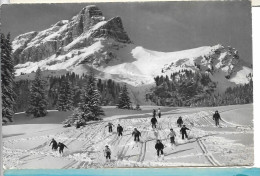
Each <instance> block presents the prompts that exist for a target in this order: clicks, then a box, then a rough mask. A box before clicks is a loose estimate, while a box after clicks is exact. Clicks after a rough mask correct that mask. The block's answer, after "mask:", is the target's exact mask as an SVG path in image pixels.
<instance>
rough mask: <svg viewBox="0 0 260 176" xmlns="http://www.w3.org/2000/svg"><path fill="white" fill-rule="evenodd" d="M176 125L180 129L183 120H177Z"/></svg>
mask: <svg viewBox="0 0 260 176" xmlns="http://www.w3.org/2000/svg"><path fill="white" fill-rule="evenodd" d="M177 124H178V127H182V124H183V120H182V117H181V116H180V117H179V118H178V120H177Z"/></svg>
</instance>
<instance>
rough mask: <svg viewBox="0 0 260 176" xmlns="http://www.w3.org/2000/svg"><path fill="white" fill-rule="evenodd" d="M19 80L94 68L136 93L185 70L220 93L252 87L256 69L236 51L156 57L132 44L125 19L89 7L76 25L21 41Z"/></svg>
mask: <svg viewBox="0 0 260 176" xmlns="http://www.w3.org/2000/svg"><path fill="white" fill-rule="evenodd" d="M12 45H13V49H14V50H13V52H14V60H15V64H16V66H15V69H16V76H19V75H21V74H29V73H31V72H34V71H35V70H36V69H37V68H38V67H40V68H41V69H42V70H46V71H48V70H52V71H57V70H66V71H69V72H75V73H76V74H83V73H86V72H88V70H89V67H94V69H95V70H96V73H97V77H98V78H101V79H113V80H114V81H117V82H124V83H128V84H130V85H132V86H134V87H140V86H143V85H145V86H146V85H151V84H154V77H156V76H158V75H164V76H165V75H168V76H169V75H170V74H172V73H174V72H175V73H178V72H179V71H181V70H191V71H193V72H195V71H199V72H201V73H208V74H209V75H210V78H211V79H212V81H214V82H217V89H216V90H217V91H218V92H224V91H225V90H226V88H227V87H230V86H235V85H237V84H245V83H248V82H249V79H250V77H249V75H250V74H252V69H251V68H249V67H247V66H246V64H245V63H243V61H242V60H241V58H240V57H239V54H238V51H237V50H236V49H235V48H233V47H231V46H222V45H221V44H217V45H215V46H202V47H199V48H194V49H189V50H184V51H177V52H168V53H167V52H159V51H151V50H148V49H145V48H143V47H142V46H138V44H135V43H134V41H132V40H131V39H130V38H129V36H128V34H127V32H126V30H125V29H124V27H123V22H122V20H121V18H120V17H114V18H111V19H106V18H105V17H104V16H103V14H102V12H101V11H100V10H99V9H98V7H96V6H86V7H85V8H83V9H82V10H81V11H80V12H79V13H78V14H77V15H76V16H74V17H73V18H72V19H70V20H62V21H59V22H57V23H56V24H54V25H52V26H51V27H50V28H48V29H45V30H43V31H39V32H36V31H33V32H29V33H26V34H22V35H19V36H17V37H16V38H15V39H14V41H13V42H12Z"/></svg>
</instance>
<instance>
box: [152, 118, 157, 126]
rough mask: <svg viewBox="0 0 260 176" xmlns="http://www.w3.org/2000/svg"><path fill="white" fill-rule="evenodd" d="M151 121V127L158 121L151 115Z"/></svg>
mask: <svg viewBox="0 0 260 176" xmlns="http://www.w3.org/2000/svg"><path fill="white" fill-rule="evenodd" d="M151 123H152V128H156V123H158V122H157V119H156V118H155V117H153V118H152V119H151Z"/></svg>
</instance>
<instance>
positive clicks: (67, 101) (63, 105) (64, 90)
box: [57, 79, 73, 111]
mask: <svg viewBox="0 0 260 176" xmlns="http://www.w3.org/2000/svg"><path fill="white" fill-rule="evenodd" d="M57 109H58V110H59V111H70V110H72V109H73V91H72V88H71V84H70V82H69V81H68V80H65V79H64V80H63V81H62V82H61V85H60V89H59V92H58V102H57Z"/></svg>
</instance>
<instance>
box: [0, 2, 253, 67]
mask: <svg viewBox="0 0 260 176" xmlns="http://www.w3.org/2000/svg"><path fill="white" fill-rule="evenodd" d="M91 4H95V5H97V6H98V7H99V8H100V10H101V11H102V12H103V15H104V16H105V17H106V19H110V18H113V17H116V16H119V17H121V18H122V21H123V26H124V28H125V30H126V32H127V33H128V35H129V37H130V39H131V40H132V41H133V42H134V43H135V44H136V45H138V46H143V47H144V48H147V49H150V50H156V51H163V52H173V51H179V50H185V49H190V48H196V47H200V46H212V45H216V44H222V45H224V46H232V47H234V48H236V49H237V50H238V53H239V55H240V58H241V59H243V60H244V61H246V63H248V64H252V39H251V37H252V25H251V4H250V2H249V1H226V2H223V1H219V2H189V1H188V2H134V3H133V2H132V3H130V2H129V3H126V2H125V3H118V2H117V3H111V2H110V3H91ZM87 5H90V3H74V4H33V5H28V4H27V5H23V4H17V5H15V4H13V5H4V6H2V9H1V23H2V32H3V33H7V32H10V33H11V35H12V37H13V38H14V37H15V36H17V35H19V34H23V33H25V32H30V31H41V30H44V29H46V28H48V27H50V26H51V25H52V24H55V23H56V22H57V21H59V20H69V19H71V18H72V17H73V16H74V15H76V14H77V13H78V12H79V11H80V10H81V9H82V8H84V7H85V6H87Z"/></svg>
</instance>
